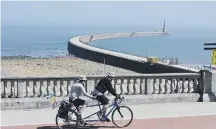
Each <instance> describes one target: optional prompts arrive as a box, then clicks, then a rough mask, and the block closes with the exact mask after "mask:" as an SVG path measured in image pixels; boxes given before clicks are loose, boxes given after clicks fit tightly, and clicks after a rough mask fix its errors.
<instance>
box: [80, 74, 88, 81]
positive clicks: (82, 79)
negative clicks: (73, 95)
mask: <svg viewBox="0 0 216 129" xmlns="http://www.w3.org/2000/svg"><path fill="white" fill-rule="evenodd" d="M79 80H80V81H86V80H87V78H86V76H84V75H80V76H79Z"/></svg>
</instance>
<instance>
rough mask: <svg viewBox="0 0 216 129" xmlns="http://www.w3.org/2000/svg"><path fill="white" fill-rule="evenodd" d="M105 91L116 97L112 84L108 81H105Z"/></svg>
mask: <svg viewBox="0 0 216 129" xmlns="http://www.w3.org/2000/svg"><path fill="white" fill-rule="evenodd" d="M106 88H107V90H108V91H109V92H110V93H111V94H112V95H113V96H115V97H117V94H116V91H115V89H114V88H113V87H112V84H111V82H110V81H107V85H106Z"/></svg>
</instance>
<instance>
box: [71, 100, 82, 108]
mask: <svg viewBox="0 0 216 129" xmlns="http://www.w3.org/2000/svg"><path fill="white" fill-rule="evenodd" d="M69 101H70V102H71V103H72V104H73V105H74V106H75V107H79V106H82V105H84V104H85V100H82V99H75V100H74V101H71V100H69Z"/></svg>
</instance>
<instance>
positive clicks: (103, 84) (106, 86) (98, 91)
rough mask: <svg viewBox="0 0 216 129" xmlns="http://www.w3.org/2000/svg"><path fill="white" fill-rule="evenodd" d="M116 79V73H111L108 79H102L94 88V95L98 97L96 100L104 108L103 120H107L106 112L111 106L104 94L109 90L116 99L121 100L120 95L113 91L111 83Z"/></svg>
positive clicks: (108, 120)
mask: <svg viewBox="0 0 216 129" xmlns="http://www.w3.org/2000/svg"><path fill="white" fill-rule="evenodd" d="M114 77H115V73H114V72H110V73H108V74H107V77H105V78H102V79H101V80H100V81H99V83H98V84H97V86H96V87H95V88H94V90H93V92H92V94H93V96H96V99H97V100H98V101H99V102H100V103H101V104H102V105H103V108H102V119H105V115H106V110H107V108H108V106H109V99H108V98H107V97H106V96H105V95H104V93H105V92H106V91H107V90H108V92H109V93H111V94H112V95H113V96H115V97H116V98H119V95H117V94H116V91H115V90H114V89H113V87H112V84H111V81H112V80H113V78H114ZM105 120H106V121H107V122H110V119H109V118H106V119H105Z"/></svg>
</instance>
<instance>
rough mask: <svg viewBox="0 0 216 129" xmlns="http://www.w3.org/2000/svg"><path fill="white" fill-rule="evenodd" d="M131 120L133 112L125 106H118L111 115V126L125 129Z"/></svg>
mask: <svg viewBox="0 0 216 129" xmlns="http://www.w3.org/2000/svg"><path fill="white" fill-rule="evenodd" d="M132 120H133V112H132V111H131V109H130V108H128V107H126V106H119V109H117V108H116V109H115V110H114V111H113V114H112V121H113V124H114V125H115V126H117V127H120V128H121V127H127V126H128V125H129V124H130V123H131V122H132Z"/></svg>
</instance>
